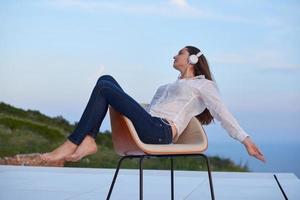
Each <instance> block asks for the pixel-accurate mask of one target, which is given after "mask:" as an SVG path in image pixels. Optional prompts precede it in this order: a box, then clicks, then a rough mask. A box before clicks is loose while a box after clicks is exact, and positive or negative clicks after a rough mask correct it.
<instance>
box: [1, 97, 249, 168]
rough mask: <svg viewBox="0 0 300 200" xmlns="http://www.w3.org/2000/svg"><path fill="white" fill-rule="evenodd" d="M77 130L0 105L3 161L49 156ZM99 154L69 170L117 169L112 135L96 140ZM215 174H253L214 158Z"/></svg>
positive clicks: (187, 161) (189, 163)
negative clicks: (8, 158)
mask: <svg viewBox="0 0 300 200" xmlns="http://www.w3.org/2000/svg"><path fill="white" fill-rule="evenodd" d="M74 128H75V125H74V124H70V123H69V122H68V121H67V120H66V119H64V118H63V117H62V116H58V117H54V118H51V117H48V116H46V115H44V114H42V113H40V112H39V111H34V110H27V111H25V110H23V109H19V108H15V107H13V106H11V105H8V104H5V103H3V102H0V157H5V156H14V155H15V154H25V153H43V152H48V151H51V150H53V149H54V148H56V147H57V146H58V145H60V144H62V143H63V142H64V141H65V139H66V137H67V136H68V135H69V134H70V132H71V131H72V130H73V129H74ZM96 142H97V145H98V149H99V150H98V152H97V153H96V154H94V155H90V156H87V157H86V158H83V159H82V160H81V161H79V162H75V163H73V162H66V163H65V166H67V167H92V168H115V167H116V166H117V162H118V159H119V158H120V157H119V156H118V155H117V154H116V153H115V152H114V150H113V144H112V140H111V134H110V132H109V131H105V132H104V133H99V135H98V137H97V139H96ZM209 159H210V163H211V165H212V170H214V171H249V170H248V167H247V166H240V165H237V164H235V163H234V162H233V161H231V160H230V159H224V158H220V157H218V156H213V157H210V158H209ZM137 167H138V160H137V159H131V160H125V161H124V163H123V164H122V168H137ZM169 167H170V162H169V160H168V159H163V158H152V159H151V161H149V160H148V159H146V160H145V162H144V168H147V169H169ZM174 168H175V169H177V170H205V162H204V160H203V159H200V158H199V159H195V158H192V157H182V158H175V159H174Z"/></svg>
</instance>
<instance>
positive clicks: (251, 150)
mask: <svg viewBox="0 0 300 200" xmlns="http://www.w3.org/2000/svg"><path fill="white" fill-rule="evenodd" d="M242 143H243V144H244V145H245V147H246V149H247V151H248V154H249V155H250V156H254V157H255V158H257V159H259V160H261V161H263V162H266V160H265V158H264V155H263V154H262V152H261V151H260V150H259V149H258V147H257V146H256V145H255V144H254V143H253V142H252V141H251V139H250V137H249V136H248V137H246V138H245V139H244V140H243V142H242Z"/></svg>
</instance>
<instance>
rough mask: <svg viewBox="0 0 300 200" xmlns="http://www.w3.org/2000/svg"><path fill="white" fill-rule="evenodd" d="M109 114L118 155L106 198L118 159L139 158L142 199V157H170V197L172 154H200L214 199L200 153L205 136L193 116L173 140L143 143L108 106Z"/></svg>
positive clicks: (112, 185) (117, 170) (118, 167)
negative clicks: (161, 143) (165, 142)
mask: <svg viewBox="0 0 300 200" xmlns="http://www.w3.org/2000/svg"><path fill="white" fill-rule="evenodd" d="M109 114H110V121H111V129H112V140H113V146H114V149H115V151H116V153H117V154H118V155H120V156H121V158H120V160H119V162H118V165H117V169H116V171H115V174H114V177H113V180H112V183H111V186H110V189H109V192H108V195H107V198H106V199H107V200H108V199H110V196H111V193H112V190H113V187H114V184H115V181H116V178H117V176H118V172H119V169H120V166H121V163H122V161H123V160H124V159H126V158H130V159H132V158H139V159H140V160H139V171H140V174H139V175H140V183H139V189H140V200H142V199H143V166H142V164H143V159H144V158H151V157H167V158H168V157H170V161H171V199H172V200H174V170H173V157H184V156H201V157H203V158H205V160H206V164H207V169H208V170H207V171H208V178H209V186H210V193H211V198H212V199H213V200H214V199H215V198H214V191H213V183H212V177H211V172H210V165H209V160H208V158H207V156H206V155H204V154H202V152H204V151H205V150H206V149H207V146H208V144H207V137H206V134H205V131H204V129H203V128H202V126H201V124H200V122H199V121H198V120H197V119H196V117H193V118H192V120H191V121H190V122H189V124H188V126H187V127H186V129H185V130H184V132H183V133H182V134H181V135H180V137H179V138H178V140H177V141H176V143H175V144H173V143H172V144H163V145H160V144H145V143H143V142H142V141H141V140H140V139H139V137H138V134H137V132H136V130H135V128H134V126H133V124H132V122H131V121H130V120H129V119H128V118H127V117H126V116H124V115H122V114H121V113H119V112H118V111H116V110H115V109H114V108H113V107H111V106H109Z"/></svg>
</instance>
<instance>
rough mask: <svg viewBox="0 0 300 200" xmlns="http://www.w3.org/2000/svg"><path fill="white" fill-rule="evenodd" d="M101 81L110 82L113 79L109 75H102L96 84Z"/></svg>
mask: <svg viewBox="0 0 300 200" xmlns="http://www.w3.org/2000/svg"><path fill="white" fill-rule="evenodd" d="M103 80H105V81H111V80H114V78H113V77H112V76H111V75H102V76H100V77H99V78H98V80H97V84H98V83H99V82H101V81H103Z"/></svg>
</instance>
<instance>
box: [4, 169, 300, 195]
mask: <svg viewBox="0 0 300 200" xmlns="http://www.w3.org/2000/svg"><path fill="white" fill-rule="evenodd" d="M114 172H115V169H93V168H67V167H63V168H59V167H26V166H10V165H0V200H20V199H22V200H54V199H55V200H62V199H64V200H67V199H68V200H69V199H70V200H94V199H100V200H101V199H106V195H107V193H108V190H109V187H110V184H111V181H112V178H113V175H114ZM174 175H175V199H176V200H179V199H187V200H193V199H210V191H209V185H208V177H207V173H206V172H195V171H175V174H174ZM276 176H277V178H278V179H279V182H280V184H281V186H282V187H283V190H284V191H285V193H286V195H287V197H288V198H289V199H290V200H292V199H295V200H299V199H300V180H299V179H298V177H296V176H295V175H294V174H291V173H276ZM212 177H213V184H214V190H215V197H216V200H221V199H223V200H229V199H230V200H234V199H238V200H240V199H243V200H246V199H249V200H250V199H251V200H253V199H255V200H260V199H263V200H266V199H271V200H277V199H278V200H279V199H280V200H282V199H284V196H283V194H282V193H281V191H280V189H279V187H278V184H277V183H276V181H275V179H274V177H273V174H272V173H231V172H213V173H212ZM111 199H112V200H119V199H120V200H124V199H125V200H126V199H128V200H135V199H139V171H138V170H126V169H121V170H120V171H119V176H118V178H117V181H116V184H115V187H114V190H113V193H112V196H111ZM144 199H145V200H154V199H155V200H160V199H161V200H166V199H171V196H170V171H167V170H144Z"/></svg>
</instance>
